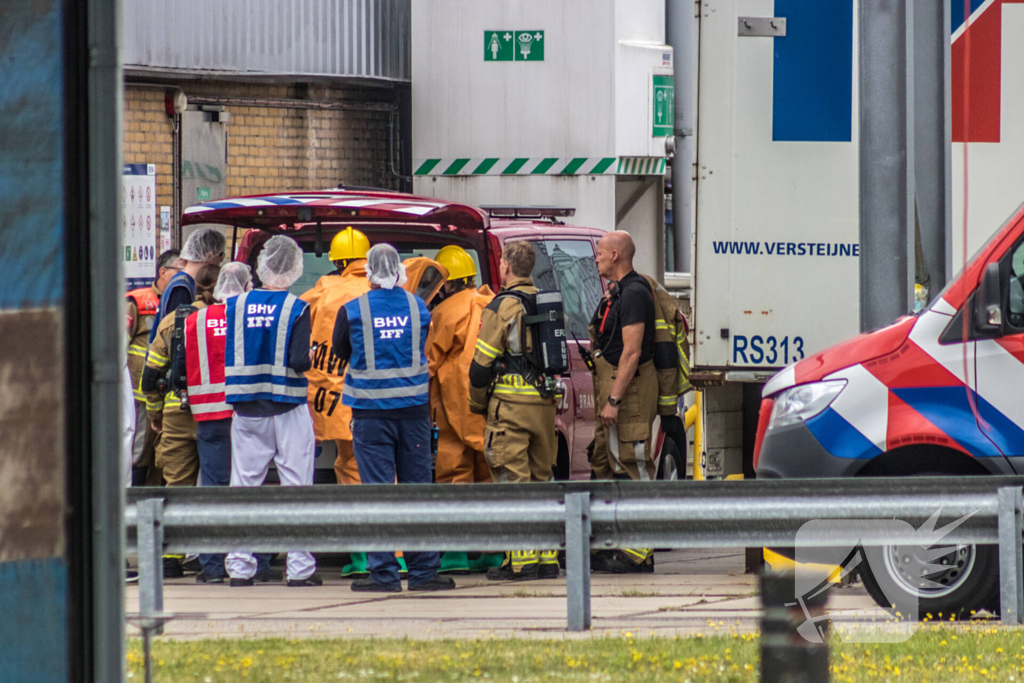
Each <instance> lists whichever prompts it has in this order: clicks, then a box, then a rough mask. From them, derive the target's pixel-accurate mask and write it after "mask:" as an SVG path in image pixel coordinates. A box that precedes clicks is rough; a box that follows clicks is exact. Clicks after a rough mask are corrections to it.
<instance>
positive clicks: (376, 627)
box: [125, 550, 884, 639]
mask: <svg viewBox="0 0 1024 683" xmlns="http://www.w3.org/2000/svg"><path fill="white" fill-rule="evenodd" d="M656 559H657V564H656V567H655V570H656V571H655V573H654V574H653V575H651V574H640V575H626V576H615V575H608V574H594V575H593V576H592V579H591V581H592V583H591V591H592V614H593V629H592V631H590V632H589V633H584V634H574V633H567V632H566V631H565V620H566V600H565V574H564V572H563V574H562V576H561V578H559V579H549V580H543V581H529V582H525V583H517V584H510V583H498V582H492V581H487V580H486V579H485V578H484V576H483V575H482V574H474V575H471V576H458V577H455V581H456V583H457V584H458V587H457V588H456V589H455V590H452V591H445V592H441V593H427V594H423V593H410V592H408V591H406V592H403V593H400V594H372V593H371V594H366V593H353V592H352V591H351V590H350V589H349V583H350V581H349V580H348V579H343V578H341V575H340V567H339V566H337V564H336V563H335V564H334V565H333V566H332V565H329V564H328V563H327V562H324V563H321V567H320V569H319V570H318V572H319V573H320V575H321V576H322V577H323V579H324V585H323V586H322V587H318V588H288V587H286V586H285V585H284V584H270V585H267V584H264V585H257V586H253V587H247V588H231V587H230V586H228V585H226V584H225V585H212V586H211V585H199V584H196V583H195V580H194V577H192V576H187V577H185V578H184V579H173V580H168V581H167V582H166V583H165V586H164V608H165V611H166V612H172V613H175V614H177V615H178V617H177V618H176V619H175V620H173V621H171V622H169V623H168V624H167V626H166V629H165V632H166V635H167V636H169V637H172V638H179V639H195V638H211V637H213V638H221V637H257V636H259V637H285V638H302V637H408V638H416V639H432V638H474V637H480V636H483V637H490V636H492V635H493V636H495V637H525V638H530V637H539V638H578V637H589V636H592V635H619V634H620V633H622V632H623V631H628V632H631V633H634V634H635V635H638V636H646V635H652V634H656V635H660V636H664V635H668V636H671V635H676V634H678V635H694V634H697V633H704V634H706V635H711V634H714V633H732V632H747V631H752V630H756V628H757V620H758V618H759V616H760V611H759V600H758V597H757V580H756V578H755V577H753V576H748V575H745V574H744V573H743V553H742V552H731V551H721V550H707V551H701V550H687V551H673V552H668V553H658V554H657V556H656ZM829 606H830V608H831V609H833V610H857V611H858V614H857V615H856V617H852V618H853V619H854V620H856V621H862V620H863V619H864V618H865V615H866V614H867V615H870V617H871V618H876V619H883V620H884V613H883V612H882V611H881V610H878V609H876V608H874V603H873V601H872V600H871V598H870V597H868V596H867V595H866V594H865V593H864V591H863V589H861V588H859V587H853V588H844V589H840V590H838V591H834V592H833V595H832V597H831V599H830V603H829ZM125 609H126V611H127V612H128V613H129V614H132V613H137V611H138V587H137V586H128V587H126V605H125ZM128 630H129V633H130V634H132V635H135V634H137V632H138V631H137V629H136V628H135V627H134V626H129V627H128Z"/></svg>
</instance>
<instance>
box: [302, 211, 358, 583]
mask: <svg viewBox="0 0 1024 683" xmlns="http://www.w3.org/2000/svg"><path fill="white" fill-rule="evenodd" d="M369 249H370V240H369V239H367V237H366V235H364V234H363V233H361V232H359V231H358V230H355V229H353V228H352V227H351V226H349V227H346V228H345V229H344V230H341V231H340V232H338V233H337V234H336V235H335V236H334V238H333V239H332V240H331V248H330V250H329V251H328V253H327V258H329V259H330V260H331V261H332V262H333V263H334V266H335V268H336V270H334V272H331V273H328V274H327V275H324V276H323V277H321V278H320V279H319V280H317V283H316V284H315V285H313V288H312V289H310V290H309V291H308V292H306V293H305V294H303V295H302V296H301V297H300V298H301V299H302V300H303V301H305V302H306V303H308V304H309V315H310V326H311V332H312V334H311V338H312V342H313V343H314V344H317V347H316V351H315V353H314V354H313V367H312V368H310V370H309V372H307V373H306V379H307V380H309V412H310V413H311V414H312V416H313V431H314V433H315V434H316V439H317V441H321V442H322V441H333V442H334V446H335V449H336V450H337V456H336V457H335V460H334V475H335V477H336V478H337V480H338V483H339V484H358V483H359V469H358V467H357V466H356V459H355V456H354V455H353V452H352V430H351V429H350V427H349V424H350V423H351V421H352V410H351V409H350V408H347V407H346V406H344V405H342V403H341V393H342V389H343V387H344V382H345V366H344V365H343V364H342V363H340V362H339V361H338V359H337V357H336V356H335V355H334V354H333V353H331V337H332V335H333V334H334V321H335V318H336V317H337V315H338V309H340V308H341V307H342V306H344V305H345V304H347V303H348V302H349V301H354V300H355V299H358V298H359V297H361V296H362V295H363V294H366V293H367V292H368V291H370V283H369V282H368V281H367V279H366V252H367V251H369ZM365 573H366V554H365V553H352V563H351V564H349V565H346V566H345V567H344V568H343V569H342V575H343V576H352V575H364V574H365Z"/></svg>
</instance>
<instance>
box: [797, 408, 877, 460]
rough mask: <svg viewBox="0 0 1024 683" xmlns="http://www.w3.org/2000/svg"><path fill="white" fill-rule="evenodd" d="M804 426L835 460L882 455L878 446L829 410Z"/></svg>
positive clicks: (837, 414)
mask: <svg viewBox="0 0 1024 683" xmlns="http://www.w3.org/2000/svg"><path fill="white" fill-rule="evenodd" d="M806 424H807V428H808V429H810V430H811V434H813V435H814V438H816V439H817V440H818V443H820V444H821V446H822V448H824V449H825V450H826V451H828V452H829V453H831V454H832V455H834V456H836V457H837V458H873V457H875V456H876V455H881V454H882V451H880V450H879V449H878V446H876V445H875V444H873V443H871V442H870V441H868V438H867V437H866V436H864V435H863V434H861V433H860V432H859V431H857V428H856V427H854V426H853V425H852V424H850V423H849V422H848V421H847V420H846V419H845V418H844V417H843V416H842V415H840V414H839V413H837V412H836V411H834V410H832V409H831V408H826V409H825V410H823V411H822V412H821V413H819V414H817V415H815V416H814V417H812V418H811V419H810V420H807V422H806Z"/></svg>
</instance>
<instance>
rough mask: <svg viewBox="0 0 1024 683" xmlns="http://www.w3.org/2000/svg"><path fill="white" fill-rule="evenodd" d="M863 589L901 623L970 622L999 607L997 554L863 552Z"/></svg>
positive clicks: (912, 549) (968, 548)
mask: <svg viewBox="0 0 1024 683" xmlns="http://www.w3.org/2000/svg"><path fill="white" fill-rule="evenodd" d="M864 551H865V556H866V560H867V566H865V567H863V569H862V570H861V578H862V580H863V581H864V588H865V589H866V590H867V592H868V593H869V594H870V595H871V597H872V598H873V599H874V600H875V602H876V603H877V604H878V605H879V606H881V607H883V608H884V609H886V610H889V611H890V612H891V613H892V614H893V615H894V616H896V617H897V618H900V619H913V618H914V617H915V616H916V618H918V619H930V620H937V619H939V618H940V617H939V615H940V614H941V615H942V617H941V618H942V619H943V620H946V619H949V618H951V617H952V618H957V619H963V618H967V619H969V618H970V617H971V615H972V614H973V613H974V612H977V611H979V610H983V609H984V610H988V611H990V612H996V611H997V610H998V605H999V549H998V547H997V546H993V545H947V546H937V547H935V548H931V549H929V548H922V547H920V546H899V545H892V546H881V547H872V548H865V549H864Z"/></svg>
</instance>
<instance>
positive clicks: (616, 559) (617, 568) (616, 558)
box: [590, 550, 654, 574]
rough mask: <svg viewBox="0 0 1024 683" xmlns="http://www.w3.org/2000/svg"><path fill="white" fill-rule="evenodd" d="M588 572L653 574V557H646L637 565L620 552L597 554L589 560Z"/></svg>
mask: <svg viewBox="0 0 1024 683" xmlns="http://www.w3.org/2000/svg"><path fill="white" fill-rule="evenodd" d="M590 570H591V571H594V572H602V573H606V574H653V573H654V555H648V556H647V558H645V559H644V561H643V562H641V563H639V564H637V563H636V562H634V561H633V560H631V559H630V558H629V556H628V555H626V554H625V553H623V552H622V551H621V550H616V551H615V552H614V553H612V554H597V553H595V554H594V555H592V556H591V558H590Z"/></svg>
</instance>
